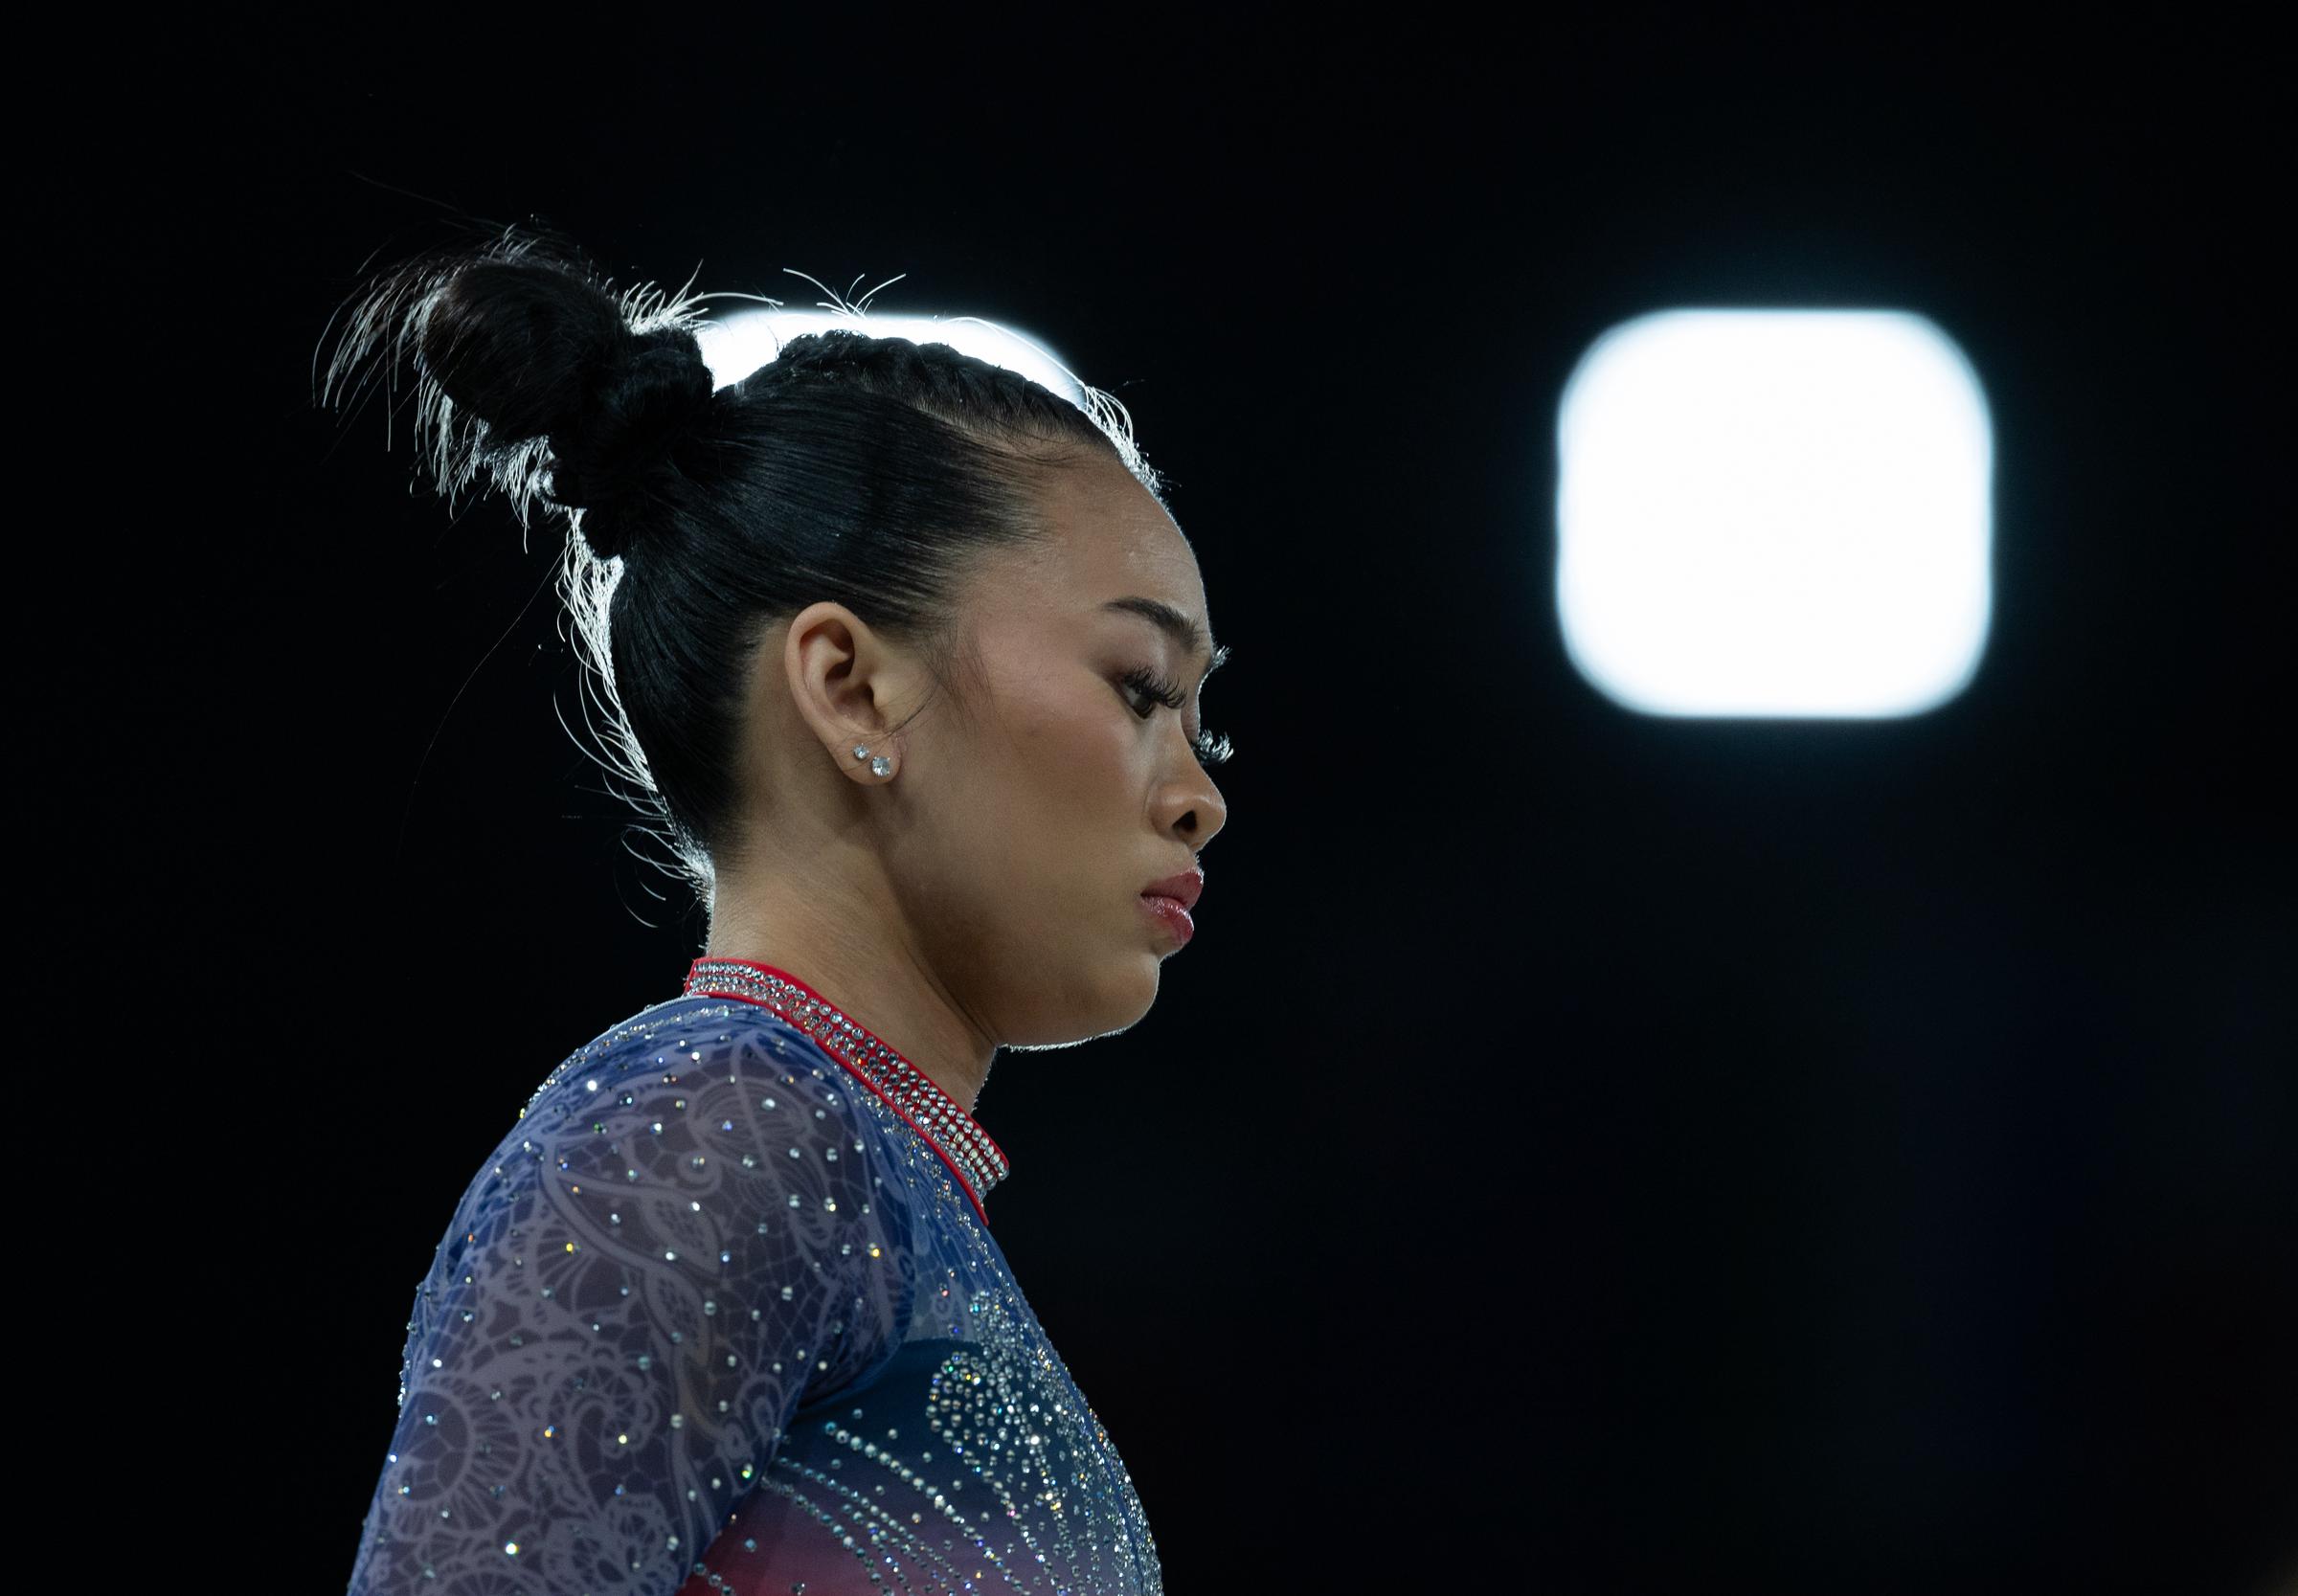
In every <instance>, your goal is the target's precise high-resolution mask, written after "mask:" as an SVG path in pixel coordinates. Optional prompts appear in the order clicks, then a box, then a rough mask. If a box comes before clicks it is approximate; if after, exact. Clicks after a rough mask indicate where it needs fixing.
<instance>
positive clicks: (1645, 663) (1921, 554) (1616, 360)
mask: <svg viewBox="0 0 2298 1596" xmlns="http://www.w3.org/2000/svg"><path fill="white" fill-rule="evenodd" d="M1556 435H1557V453H1558V461H1559V466H1558V481H1557V490H1556V523H1557V555H1556V607H1557V613H1558V615H1559V617H1560V618H1561V620H1562V622H1563V627H1564V638H1565V645H1566V649H1567V650H1568V652H1569V654H1570V656H1571V659H1572V663H1573V664H1574V665H1575V666H1576V667H1577V668H1578V669H1579V671H1580V673H1581V674H1582V675H1583V676H1585V677H1586V678H1588V681H1589V682H1590V683H1591V684H1593V685H1594V686H1595V687H1596V688H1597V689H1598V690H1599V691H1601V692H1603V693H1604V694H1605V695H1606V696H1608V697H1610V698H1611V699H1612V700H1614V701H1615V702H1617V703H1619V704H1622V705H1624V706H1626V707H1627V708H1633V709H1638V710H1643V711H1645V712H1648V713H1652V714H1660V715H1761V716H1865V717H1874V716H1884V715H1910V714H1917V713H1920V712H1922V711H1924V710H1926V709H1930V708H1936V707H1937V706H1938V705H1940V704H1942V703H1944V702H1945V701H1946V700H1948V699H1949V698H1951V697H1953V696H1954V695H1955V694H1956V693H1958V692H1960V691H1961V690H1962V689H1963V688H1964V686H1967V685H1968V684H1969V683H1970V681H1971V676H1972V675H1973V674H1974V673H1975V672H1976V670H1977V668H1978V661H1979V655H1980V653H1981V651H1982V650H1983V649H1984V647H1985V645H1986V641H1987V631H1988V625H1989V619H1990V616H1991V614H1992V610H1993V575H1992V571H1991V566H1992V559H1993V547H1994V504H1993V491H1994V430H1993V426H1992V424H1991V422H1990V420H1989V418H1988V413H1987V402H1986V398H1985V395H1984V394H1983V393H1982V392H1981V390H1980V387H1979V382H1978V377H1977V374H1976V373H1975V372H1974V371H1972V370H1971V363H1970V362H1969V361H1968V360H1966V359H1965V358H1964V357H1963V353H1962V351H1961V350H1960V349H1959V348H1956V347H1955V345H1954V343H1953V342H1952V341H1951V340H1949V338H1948V337H1947V335H1946V334H1945V333H1943V332H1942V331H1940V329H1939V328H1938V327H1937V326H1934V325H1932V324H1931V323H1930V322H1928V321H1926V320H1925V319H1924V318H1923V317H1921V316H1916V315H1911V314H1907V313H1904V312H1898V311H1803V310H1794V311H1776V310H1671V311H1662V312H1657V313H1655V314H1653V315H1648V316H1640V317H1638V318H1636V319H1635V320H1633V321H1632V322H1628V323H1624V324H1623V325H1621V326H1617V327H1614V328H1612V329H1611V331H1609V332H1607V333H1606V334H1605V335H1604V336H1603V337H1601V338H1599V339H1598V340H1596V342H1595V343H1594V344H1593V345H1592V346H1591V347H1590V348H1588V352H1587V353H1586V354H1585V355H1583V356H1582V357H1581V360H1580V364H1579V366H1578V367H1577V368H1576V369H1575V370H1574V371H1573V372H1572V376H1571V379H1570V381H1569V382H1567V383H1566V385H1565V392H1564V399H1563V403H1562V406H1561V409H1560V414H1559V416H1558V418H1557V427H1556Z"/></svg>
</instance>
